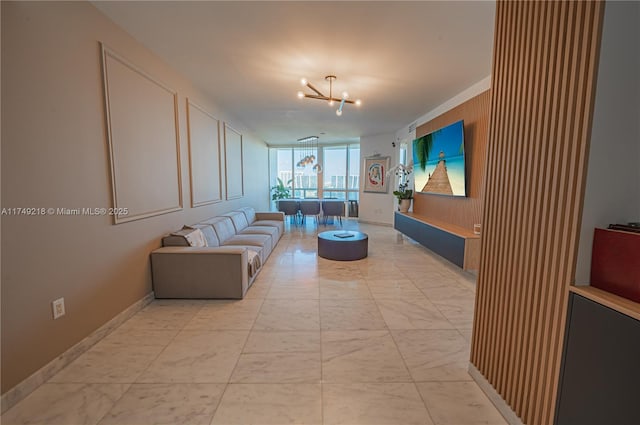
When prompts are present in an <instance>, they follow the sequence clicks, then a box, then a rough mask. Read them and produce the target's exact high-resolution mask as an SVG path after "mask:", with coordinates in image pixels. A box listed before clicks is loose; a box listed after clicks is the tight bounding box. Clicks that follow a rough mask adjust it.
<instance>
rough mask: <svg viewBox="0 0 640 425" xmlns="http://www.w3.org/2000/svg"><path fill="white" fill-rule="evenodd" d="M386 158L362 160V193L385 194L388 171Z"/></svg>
mask: <svg viewBox="0 0 640 425" xmlns="http://www.w3.org/2000/svg"><path fill="white" fill-rule="evenodd" d="M389 160H390V157H388V156H374V157H370V158H365V159H364V173H363V174H364V191H365V192H374V193H387V192H388V191H389V185H388V184H387V176H386V173H387V170H388V169H389Z"/></svg>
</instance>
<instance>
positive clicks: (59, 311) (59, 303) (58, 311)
mask: <svg viewBox="0 0 640 425" xmlns="http://www.w3.org/2000/svg"><path fill="white" fill-rule="evenodd" d="M51 307H52V308H53V319H54V320H55V319H59V318H61V317H62V316H64V314H65V311H64V298H58V299H57V300H54V301H53V302H51Z"/></svg>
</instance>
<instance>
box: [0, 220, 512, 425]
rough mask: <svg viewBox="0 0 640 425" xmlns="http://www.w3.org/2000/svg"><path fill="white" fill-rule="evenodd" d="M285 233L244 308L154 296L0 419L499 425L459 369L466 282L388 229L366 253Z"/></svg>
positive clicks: (465, 348)
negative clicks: (346, 252) (340, 250)
mask: <svg viewBox="0 0 640 425" xmlns="http://www.w3.org/2000/svg"><path fill="white" fill-rule="evenodd" d="M331 228H332V226H328V227H325V226H323V225H320V226H319V229H316V226H315V224H314V223H313V222H310V223H309V224H307V226H306V227H295V226H293V227H291V226H290V225H287V233H286V234H285V236H284V237H283V238H282V240H281V241H280V243H279V244H278V246H277V247H276V248H275V250H274V251H273V253H272V255H271V257H270V258H269V259H268V261H267V263H266V264H265V265H264V267H263V269H262V271H261V272H260V275H259V276H258V278H257V279H256V282H255V283H254V285H253V287H252V288H251V289H250V290H249V292H248V294H247V297H246V298H245V299H244V300H233V301H232V300H194V301H189V300H182V301H179V300H158V301H156V302H154V303H152V304H151V305H149V306H147V307H146V308H145V309H144V310H143V311H141V312H139V313H138V314H137V315H135V316H134V317H132V318H131V319H130V320H128V321H127V322H126V323H124V324H123V325H122V326H121V327H120V328H118V329H117V330H116V331H114V332H113V333H112V334H111V335H109V336H107V337H106V338H105V339H104V340H102V341H101V342H99V343H98V344H96V345H95V346H94V347H92V348H91V349H90V350H88V351H87V352H86V353H84V354H83V355H82V356H80V357H79V358H78V359H77V360H76V361H74V362H73V363H72V364H71V365H69V366H68V367H67V368H65V369H64V370H62V371H61V372H60V373H58V374H57V375H56V376H55V377H53V378H52V379H51V380H50V381H49V382H48V383H46V384H44V385H42V386H41V387H40V388H38V389H37V390H36V391H35V392H33V393H32V394H31V395H29V396H28V397H27V398H26V399H24V400H23V401H22V402H20V403H19V404H18V405H16V406H15V407H13V408H12V409H10V410H9V411H7V412H6V413H5V414H4V415H3V416H2V424H3V425H10V424H49V425H54V424H57V425H75V424H77V425H80V424H100V425H106V424H110V425H118V424H119V425H129V424H131V425H154V424H194V425H199V424H206V425H211V424H228V425H231V424H273V425H283V424H350V425H356V424H366V425H375V424H395V425H402V424H435V425H445V424H452V425H454V424H455V425H466V424H468V425H471V424H480V423H482V424H496V425H497V424H504V423H505V422H504V420H503V418H502V417H501V416H500V414H499V413H498V412H497V410H496V409H495V408H494V407H493V405H492V404H491V402H490V401H489V400H488V399H487V397H486V396H485V395H484V394H483V393H482V391H481V390H480V389H479V388H478V386H477V385H476V384H475V382H473V380H471V377H470V376H469V374H468V373H467V365H468V359H469V344H470V338H471V324H472V320H473V302H474V287H475V282H474V278H473V276H471V275H469V274H467V273H464V272H462V271H460V270H459V269H457V268H455V267H454V266H452V265H451V264H449V263H446V262H445V261H443V260H441V259H440V258H439V257H436V256H435V255H433V254H432V253H430V252H429V251H427V250H426V249H424V248H422V247H421V246H420V245H417V244H415V243H414V242H412V241H410V240H408V239H407V238H404V237H402V236H400V235H399V234H398V233H397V232H396V231H395V230H393V229H392V228H390V227H383V226H373V225H365V224H358V223H357V222H356V221H353V220H346V221H345V223H344V228H348V229H354V230H357V229H359V230H361V231H364V232H366V233H367V234H368V235H369V257H368V258H366V259H364V260H360V261H353V262H335V261H329V260H325V259H322V258H318V257H317V255H316V248H317V240H316V234H317V232H318V231H324V230H329V229H331Z"/></svg>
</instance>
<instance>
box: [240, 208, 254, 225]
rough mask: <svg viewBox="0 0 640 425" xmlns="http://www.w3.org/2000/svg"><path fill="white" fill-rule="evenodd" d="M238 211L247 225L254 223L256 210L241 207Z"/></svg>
mask: <svg viewBox="0 0 640 425" xmlns="http://www.w3.org/2000/svg"><path fill="white" fill-rule="evenodd" d="M238 211H241V212H242V213H243V214H244V216H245V217H246V219H247V222H248V223H249V224H252V223H253V222H254V221H256V210H254V209H253V208H251V207H242V208H239V209H238Z"/></svg>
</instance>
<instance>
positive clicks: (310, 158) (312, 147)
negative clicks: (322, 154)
mask: <svg viewBox="0 0 640 425" xmlns="http://www.w3.org/2000/svg"><path fill="white" fill-rule="evenodd" d="M318 139H319V137H318V136H307V137H303V138H302V139H298V143H304V148H303V150H302V155H304V156H303V157H301V158H300V161H298V162H297V163H296V167H298V168H304V167H306V166H307V165H311V164H313V163H314V162H315V161H316V156H315V155H314V151H315V153H316V154H317V153H318ZM302 155H301V156H302ZM312 169H313V171H314V172H315V173H320V172H322V166H321V165H320V164H319V163H316V164H315V165H314V166H313V168H312Z"/></svg>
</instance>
